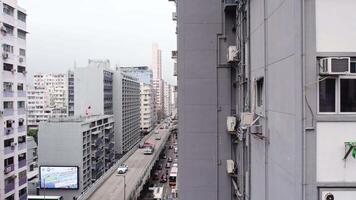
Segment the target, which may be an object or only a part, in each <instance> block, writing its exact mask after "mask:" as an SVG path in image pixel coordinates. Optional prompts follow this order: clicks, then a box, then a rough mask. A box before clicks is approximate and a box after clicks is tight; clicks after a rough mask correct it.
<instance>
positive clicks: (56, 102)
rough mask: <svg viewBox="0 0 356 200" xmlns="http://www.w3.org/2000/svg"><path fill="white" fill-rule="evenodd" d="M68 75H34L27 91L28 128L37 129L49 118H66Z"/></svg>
mask: <svg viewBox="0 0 356 200" xmlns="http://www.w3.org/2000/svg"><path fill="white" fill-rule="evenodd" d="M68 79H69V78H68V75H67V74H43V73H40V74H35V75H34V76H33V87H32V88H30V89H28V91H27V97H28V102H27V110H28V126H29V127H38V124H39V122H41V121H46V120H48V119H49V118H52V117H53V118H60V117H66V116H68V112H69V111H68V103H69V102H68V97H69V94H68V87H69V86H68Z"/></svg>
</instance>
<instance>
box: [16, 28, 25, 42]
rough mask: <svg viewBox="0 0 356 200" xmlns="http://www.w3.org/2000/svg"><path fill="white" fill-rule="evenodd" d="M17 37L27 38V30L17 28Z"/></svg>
mask: <svg viewBox="0 0 356 200" xmlns="http://www.w3.org/2000/svg"><path fill="white" fill-rule="evenodd" d="M17 37H18V38H20V39H24V40H26V31H23V30H21V29H17Z"/></svg>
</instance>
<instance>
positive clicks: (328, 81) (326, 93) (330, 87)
mask: <svg viewBox="0 0 356 200" xmlns="http://www.w3.org/2000/svg"><path fill="white" fill-rule="evenodd" d="M335 84H336V79H333V78H325V77H321V78H320V79H319V112H336V106H335V102H336V101H335V97H336V86H335Z"/></svg>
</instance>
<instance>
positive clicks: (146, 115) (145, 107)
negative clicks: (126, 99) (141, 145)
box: [140, 83, 154, 133]
mask: <svg viewBox="0 0 356 200" xmlns="http://www.w3.org/2000/svg"><path fill="white" fill-rule="evenodd" d="M140 96H141V109H140V112H141V132H142V133H148V132H150V131H151V130H152V129H153V126H154V110H153V109H154V107H153V90H152V85H149V84H144V83H140Z"/></svg>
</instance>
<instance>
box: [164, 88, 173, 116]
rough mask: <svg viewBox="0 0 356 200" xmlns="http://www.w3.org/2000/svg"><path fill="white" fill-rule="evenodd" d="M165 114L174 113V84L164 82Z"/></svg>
mask: <svg viewBox="0 0 356 200" xmlns="http://www.w3.org/2000/svg"><path fill="white" fill-rule="evenodd" d="M163 96H164V115H165V116H171V115H172V85H171V84H168V83H167V82H164V95H163Z"/></svg>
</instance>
